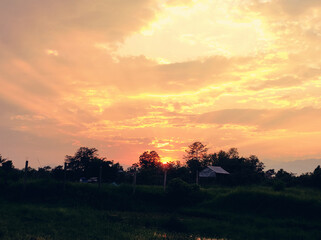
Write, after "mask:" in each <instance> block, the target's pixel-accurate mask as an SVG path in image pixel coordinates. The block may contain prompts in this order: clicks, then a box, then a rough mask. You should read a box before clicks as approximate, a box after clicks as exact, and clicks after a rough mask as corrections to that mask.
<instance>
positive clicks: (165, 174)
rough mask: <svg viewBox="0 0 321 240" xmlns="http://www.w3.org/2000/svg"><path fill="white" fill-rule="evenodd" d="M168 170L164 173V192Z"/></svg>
mask: <svg viewBox="0 0 321 240" xmlns="http://www.w3.org/2000/svg"><path fill="white" fill-rule="evenodd" d="M166 180H167V170H165V172H164V192H165V191H166Z"/></svg>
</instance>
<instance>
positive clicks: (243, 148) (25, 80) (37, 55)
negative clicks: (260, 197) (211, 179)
mask: <svg viewBox="0 0 321 240" xmlns="http://www.w3.org/2000/svg"><path fill="white" fill-rule="evenodd" d="M319 2H320V1H314V0H310V1H290V0H278V1H258V0H249V1H219V0H217V1H207V0H199V1H167V2H164V1H156V0H138V1H129V0H128V1H126V0H125V1H115V0H106V1H87V0H80V1H68V2H66V1H61V0H56V1H40V0H31V1H20V0H10V1H1V3H0V31H1V36H0V53H1V54H0V86H1V87H0V109H1V114H0V136H1V138H0V153H1V154H2V155H3V156H5V157H7V156H8V157H9V158H12V159H13V160H14V162H15V163H16V165H17V166H18V167H22V166H23V161H24V160H25V158H26V157H29V159H31V160H32V159H33V161H34V165H35V167H36V166H37V164H38V165H39V162H38V161H37V158H38V159H41V163H42V164H43V165H44V164H53V165H57V164H61V163H62V161H63V158H64V155H66V154H73V152H74V151H75V150H76V149H77V148H78V147H79V146H92V147H97V148H98V149H99V150H100V152H101V155H104V156H107V157H108V158H110V159H114V160H116V161H120V162H121V163H122V164H125V165H130V164H131V163H133V162H136V161H137V159H138V156H139V155H140V154H141V153H142V152H143V151H145V150H148V149H153V150H156V151H158V152H159V153H160V155H161V156H162V157H164V158H165V157H166V158H167V160H168V159H170V158H171V159H173V160H181V157H182V155H183V154H184V147H186V146H188V145H189V144H190V143H191V142H193V141H195V140H199V141H203V142H204V143H206V144H208V145H209V146H210V147H211V151H216V150H219V149H227V148H229V147H238V148H239V150H240V152H241V153H242V154H244V155H249V154H256V155H258V156H259V157H260V158H261V159H263V160H264V159H266V160H267V161H268V159H277V160H278V161H287V160H293V159H305V158H319V157H320V155H321V150H320V149H321V148H320V144H319V143H320V140H321V127H320V125H319V123H320V120H321V97H320V92H321V60H320V57H319V56H320V55H321V45H320V42H321V41H320V40H321V6H320V3H319ZM210 12H217V13H218V14H216V15H214V16H212V15H210V14H209V13H210ZM196 16H198V17H196Z"/></svg>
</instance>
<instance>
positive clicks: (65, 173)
mask: <svg viewBox="0 0 321 240" xmlns="http://www.w3.org/2000/svg"><path fill="white" fill-rule="evenodd" d="M66 175H67V163H66V162H65V164H64V192H65V191H66Z"/></svg>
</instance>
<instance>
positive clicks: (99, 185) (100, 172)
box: [98, 166, 103, 190]
mask: <svg viewBox="0 0 321 240" xmlns="http://www.w3.org/2000/svg"><path fill="white" fill-rule="evenodd" d="M102 169H103V167H102V166H100V167H99V182H98V188H99V190H100V187H101V176H102Z"/></svg>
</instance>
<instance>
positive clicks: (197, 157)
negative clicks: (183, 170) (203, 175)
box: [184, 142, 208, 176]
mask: <svg viewBox="0 0 321 240" xmlns="http://www.w3.org/2000/svg"><path fill="white" fill-rule="evenodd" d="M207 150H208V148H207V147H206V145H204V144H203V143H201V142H194V143H193V144H191V145H189V146H188V148H187V149H186V150H185V152H186V155H185V156H184V158H185V160H186V165H187V167H188V168H189V170H190V172H191V174H192V175H195V174H196V172H198V171H199V170H201V168H202V167H205V165H206V164H205V162H206V163H207V162H208V161H207V158H206V154H207ZM195 176H196V175H195Z"/></svg>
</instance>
